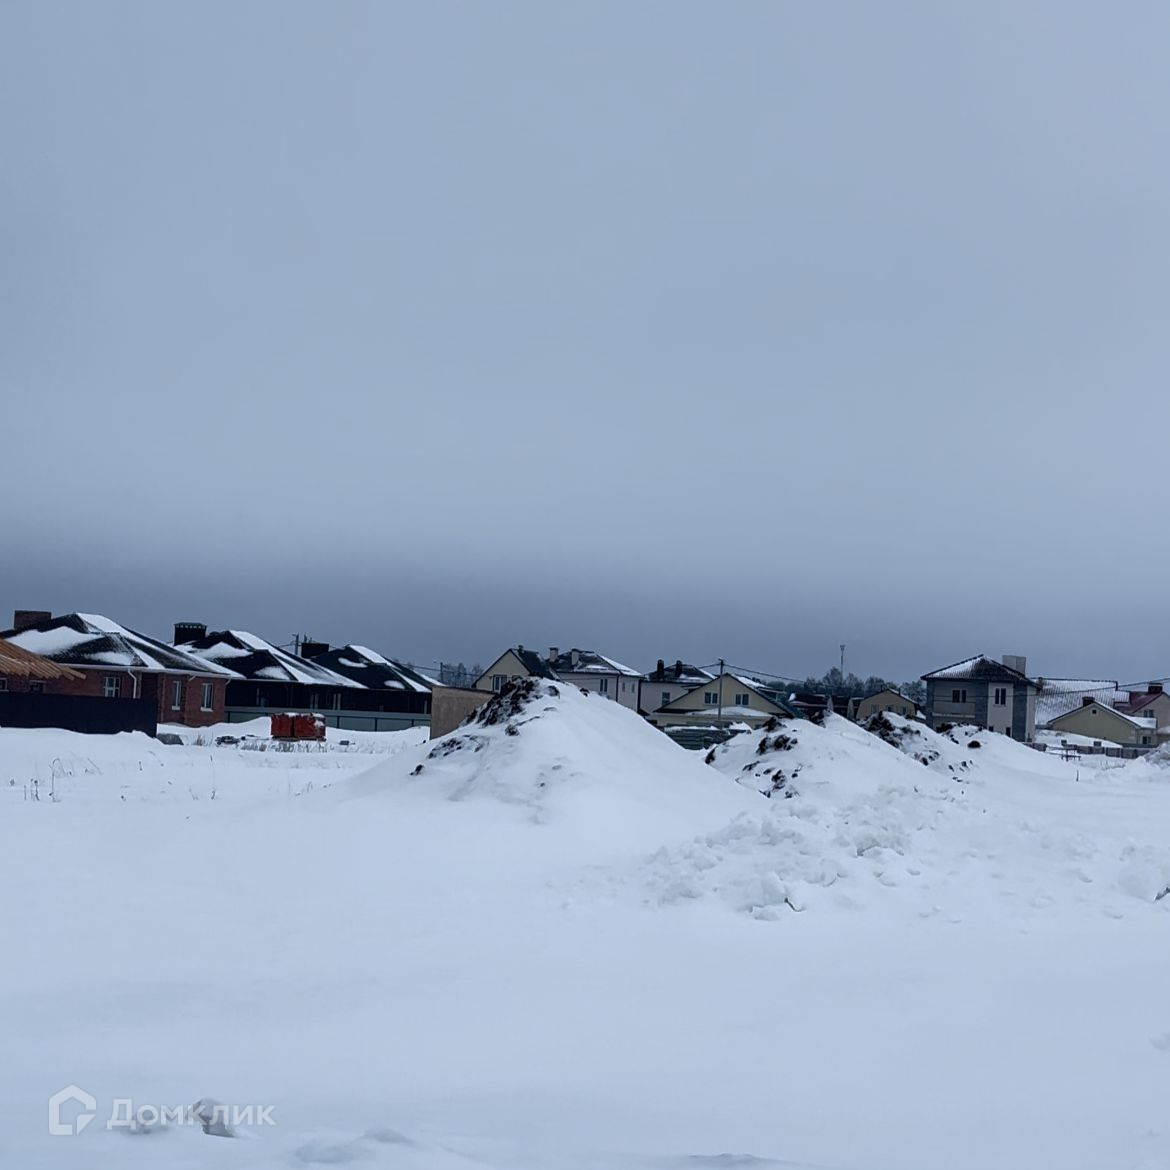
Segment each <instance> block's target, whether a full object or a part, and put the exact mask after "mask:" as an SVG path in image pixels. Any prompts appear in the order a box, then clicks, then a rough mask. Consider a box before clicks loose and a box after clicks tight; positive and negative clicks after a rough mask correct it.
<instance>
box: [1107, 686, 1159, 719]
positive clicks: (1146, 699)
mask: <svg viewBox="0 0 1170 1170" xmlns="http://www.w3.org/2000/svg"><path fill="white" fill-rule="evenodd" d="M1165 693H1166V692H1165V691H1154V692H1153V693H1152V694H1151V693H1150V692H1149V691H1143V692H1141V693H1140V694H1139V695H1138V697H1137V698H1136V699H1131V698H1130V696H1129V693H1128V692H1127V693H1126V696H1125V698H1124V699H1122V700H1118V701H1117V702H1116V703H1115V704H1114V706H1115V707H1116V708H1117V709H1118V710H1119V711H1125V712H1126V713H1127V714H1129V715H1137V714H1138V713H1139V712H1141V711H1144V710H1145V709H1146V708H1147V707H1148V706H1149V705H1150V704H1151V703H1156V702H1157V701H1158V700H1159V699H1160V698H1161V697H1162V696H1163V695H1164V694H1165Z"/></svg>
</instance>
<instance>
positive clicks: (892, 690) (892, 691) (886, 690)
mask: <svg viewBox="0 0 1170 1170" xmlns="http://www.w3.org/2000/svg"><path fill="white" fill-rule="evenodd" d="M878 695H896V696H897V697H898V698H899V699H901V700H902V701H903V702H904V703H909V704H910V706H911V707H913V708H914V709H915V710H916V711H917V710H918V704H917V703H916V702H914V700H913V699H912V698H910V696H909V695H904V694H902V692H901V691H900V690H898V688H897V687H882V689H881V690H880V691H870V692H869V694H868V695H862V696H861V697H860V698H859V699H857V702H858V703H864V702H865V701H866V699H876V698H877V697H878Z"/></svg>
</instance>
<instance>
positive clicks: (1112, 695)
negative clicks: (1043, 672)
mask: <svg viewBox="0 0 1170 1170" xmlns="http://www.w3.org/2000/svg"><path fill="white" fill-rule="evenodd" d="M1036 685H1037V687H1038V688H1039V689H1038V690H1037V693H1036V726H1037V727H1048V726H1049V725H1050V724H1051V723H1052V721H1053V720H1054V719H1058V718H1059V717H1060V716H1061V715H1067V714H1068V712H1069V711H1075V710H1077V709H1078V708H1079V707H1080V706H1081V705H1082V704H1083V702H1084V700H1085V699H1092V700H1094V701H1095V702H1097V703H1102V704H1104V705H1105V706H1107V707H1113V706H1116V704H1117V703H1118V702H1124V701H1125V700H1126V699H1128V697H1129V696H1128V695H1127V694H1126V693H1125V692H1124V691H1119V690H1118V689H1117V680H1116V679H1107V678H1038V679H1037V680H1036Z"/></svg>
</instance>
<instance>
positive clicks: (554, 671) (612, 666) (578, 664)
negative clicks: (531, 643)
mask: <svg viewBox="0 0 1170 1170" xmlns="http://www.w3.org/2000/svg"><path fill="white" fill-rule="evenodd" d="M518 678H550V679H560V680H561V681H562V682H564V683H568V684H569V685H571V686H575V687H579V688H580V689H581V690H583V691H594V692H596V693H597V694H599V695H603V696H604V697H605V698H607V699H614V700H616V701H617V702H618V703H620V704H621V705H622V706H623V707H629V709H630V710H631V711H637V710H638V692H639V684H640V682H641V679H642V676H641V675H640V674H639V673H638V671H636V670H633V669H631V668H630V667H628V666H623V665H622V664H621V663H620V662H617V661H615V660H614V659H612V658H607V657H606V656H605V655H604V654H598V653H597V651H596V650H577V649H573V650H566V651H565V652H564V653H563V654H562V653H560V651H558V650H557V648H556V647H555V646H552V647H550V648H549V652H548V657H547V658H543V659H542V658H541V656H540V655H539V654H538V653H536V652H535V651H534V650H525V649H524V647H523V646H516V647H514V648H512V649H509V650H505V651H504V653H503V654H501V655H500V657H499V658H497V659H496V660H495V662H493V663H492V664H491V666H489V667H488V668H487V670H485V671H484V672H483V674H481V675H480V676H479V678H478V679H476V680H475V689H476V690H480V691H498V690H502V689H503V686H504V684H505V683H506V682H510V681H512V680H513V679H518Z"/></svg>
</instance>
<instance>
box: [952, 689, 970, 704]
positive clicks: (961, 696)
mask: <svg viewBox="0 0 1170 1170" xmlns="http://www.w3.org/2000/svg"><path fill="white" fill-rule="evenodd" d="M966 701H967V692H966V691H965V690H958V689H955V690H953V691H951V702H952V703H965V702H966Z"/></svg>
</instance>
